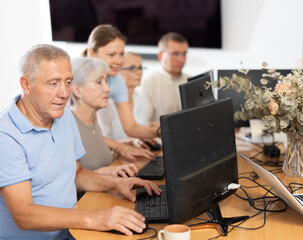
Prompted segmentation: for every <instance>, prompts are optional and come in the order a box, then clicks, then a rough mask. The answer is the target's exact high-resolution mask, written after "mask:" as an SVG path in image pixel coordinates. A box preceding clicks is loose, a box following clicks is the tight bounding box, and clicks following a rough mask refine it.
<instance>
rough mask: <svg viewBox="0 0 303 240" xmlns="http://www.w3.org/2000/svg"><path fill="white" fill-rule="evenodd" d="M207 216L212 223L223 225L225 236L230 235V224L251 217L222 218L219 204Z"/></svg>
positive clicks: (208, 211) (209, 210)
mask: <svg viewBox="0 0 303 240" xmlns="http://www.w3.org/2000/svg"><path fill="white" fill-rule="evenodd" d="M207 215H208V217H209V218H210V220H211V222H213V223H217V224H219V225H221V227H222V229H223V232H224V236H226V235H227V233H228V225H229V224H233V223H236V222H241V221H244V220H246V219H248V218H249V216H239V217H231V218H224V217H222V214H221V210H220V206H219V204H218V203H215V205H214V206H213V207H212V208H210V209H208V210H207Z"/></svg>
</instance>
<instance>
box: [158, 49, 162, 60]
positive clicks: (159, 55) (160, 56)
mask: <svg viewBox="0 0 303 240" xmlns="http://www.w3.org/2000/svg"><path fill="white" fill-rule="evenodd" d="M162 55H163V52H162V51H161V52H159V53H158V59H159V60H160V61H161V60H162Z"/></svg>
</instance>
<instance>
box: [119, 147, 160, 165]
mask: <svg viewBox="0 0 303 240" xmlns="http://www.w3.org/2000/svg"><path fill="white" fill-rule="evenodd" d="M115 152H118V153H119V154H120V155H121V156H123V157H125V158H127V159H128V160H131V161H133V162H135V161H136V157H143V158H147V159H152V158H154V157H155V156H156V155H155V154H154V153H152V152H151V151H150V150H148V149H142V148H136V147H133V146H130V145H127V144H120V145H119V146H118V147H117V148H116V149H115Z"/></svg>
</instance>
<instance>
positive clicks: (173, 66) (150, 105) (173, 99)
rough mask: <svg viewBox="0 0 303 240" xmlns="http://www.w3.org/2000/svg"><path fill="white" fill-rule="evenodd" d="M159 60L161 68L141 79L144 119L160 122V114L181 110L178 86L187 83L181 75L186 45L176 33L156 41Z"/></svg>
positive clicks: (185, 41)
mask: <svg viewBox="0 0 303 240" xmlns="http://www.w3.org/2000/svg"><path fill="white" fill-rule="evenodd" d="M158 48H159V53H158V58H159V60H160V63H161V66H162V68H161V69H159V70H158V71H154V72H153V73H152V74H150V75H148V76H146V77H145V78H144V79H143V87H142V98H143V101H144V104H145V110H146V114H147V119H148V121H150V122H155V121H159V117H160V116H161V115H163V114H167V113H171V112H176V111H179V110H181V102H180V96H179V85H180V84H182V83H185V82H187V78H188V77H189V76H188V75H186V74H184V73H182V69H183V66H184V64H185V61H186V54H187V48H188V43H187V40H186V39H185V38H184V37H183V36H181V35H180V34H178V33H174V32H170V33H167V34H165V35H163V36H162V37H161V39H160V40H159V42H158Z"/></svg>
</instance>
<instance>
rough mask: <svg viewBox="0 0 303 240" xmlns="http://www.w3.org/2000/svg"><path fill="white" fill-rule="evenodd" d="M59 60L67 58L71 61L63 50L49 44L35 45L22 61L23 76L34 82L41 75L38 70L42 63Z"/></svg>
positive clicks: (21, 70)
mask: <svg viewBox="0 0 303 240" xmlns="http://www.w3.org/2000/svg"><path fill="white" fill-rule="evenodd" d="M59 58H66V59H67V60H68V61H70V57H69V55H68V54H67V52H66V51H64V50H63V49H61V48H58V47H55V46H52V45H48V44H37V45H34V46H33V47H32V48H31V49H29V50H28V51H27V52H26V53H25V55H24V56H23V58H22V59H21V61H20V72H21V75H22V76H26V77H28V78H29V79H30V80H31V81H34V80H35V79H36V77H37V75H38V73H39V71H38V69H39V65H40V63H41V62H42V61H51V60H56V59H59Z"/></svg>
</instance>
